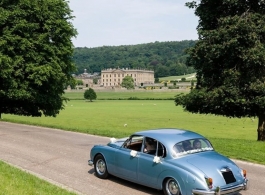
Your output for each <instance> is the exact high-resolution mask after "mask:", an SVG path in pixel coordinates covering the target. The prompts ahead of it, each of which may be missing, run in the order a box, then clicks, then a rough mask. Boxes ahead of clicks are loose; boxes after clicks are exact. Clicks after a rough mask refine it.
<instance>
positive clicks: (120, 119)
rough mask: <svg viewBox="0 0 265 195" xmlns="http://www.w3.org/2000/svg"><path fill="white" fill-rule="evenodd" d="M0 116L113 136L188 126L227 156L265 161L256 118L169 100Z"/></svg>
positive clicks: (76, 103) (79, 104)
mask: <svg viewBox="0 0 265 195" xmlns="http://www.w3.org/2000/svg"><path fill="white" fill-rule="evenodd" d="M3 118H4V119H3V120H6V121H11V122H18V123H25V124H32V125H39V126H47V127H52V128H58V129H64V130H69V131H76V132H82V133H88V134H97V135H103V136H108V137H116V138H120V137H125V136H128V135H130V134H131V133H133V132H135V131H139V130H144V129H152V128H163V127H170V128H181V129H189V130H193V131H196V132H198V133H201V134H202V135H204V136H206V137H207V138H208V139H209V140H210V141H211V142H212V144H213V145H214V147H215V149H216V150H217V151H218V152H220V153H222V154H224V155H226V156H228V157H230V158H235V159H240V160H246V161H250V162H256V163H260V164H265V143H264V142H257V141H256V136H257V135H256V133H257V132H256V129H257V119H250V118H242V119H238V118H226V117H222V116H214V115H199V114H191V113H188V112H184V111H183V109H182V107H179V106H178V107H177V106H175V104H174V101H172V100H119V101H117V100H96V101H94V102H88V101H84V100H71V101H69V102H68V103H67V104H66V106H65V110H62V111H61V113H60V114H59V115H58V116H57V117H56V118H53V117H41V118H31V117H23V116H15V115H3ZM124 124H127V126H126V127H125V126H124Z"/></svg>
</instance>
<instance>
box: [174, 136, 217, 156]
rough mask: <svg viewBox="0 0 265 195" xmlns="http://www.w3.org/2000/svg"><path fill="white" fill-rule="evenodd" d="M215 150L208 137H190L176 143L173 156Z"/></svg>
mask: <svg viewBox="0 0 265 195" xmlns="http://www.w3.org/2000/svg"><path fill="white" fill-rule="evenodd" d="M208 150H213V147H212V145H211V143H210V142H209V141H208V140H207V139H190V140H184V141H182V142H179V143H176V144H175V145H174V147H173V150H172V155H173V157H178V156H181V155H186V154H191V153H198V152H204V151H208Z"/></svg>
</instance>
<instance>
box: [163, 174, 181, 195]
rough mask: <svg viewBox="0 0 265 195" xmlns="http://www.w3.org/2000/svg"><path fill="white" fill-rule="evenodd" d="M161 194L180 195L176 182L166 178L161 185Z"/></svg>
mask: <svg viewBox="0 0 265 195" xmlns="http://www.w3.org/2000/svg"><path fill="white" fill-rule="evenodd" d="M163 192H164V194H165V195H181V193H180V189H179V185H178V182H177V181H176V180H175V179H173V178H168V179H167V180H165V182H164V183H163Z"/></svg>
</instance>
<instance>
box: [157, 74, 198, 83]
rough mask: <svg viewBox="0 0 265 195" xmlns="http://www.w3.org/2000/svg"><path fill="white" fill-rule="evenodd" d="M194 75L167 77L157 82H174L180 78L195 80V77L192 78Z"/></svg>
mask: <svg viewBox="0 0 265 195" xmlns="http://www.w3.org/2000/svg"><path fill="white" fill-rule="evenodd" d="M194 75H195V73H192V74H186V75H181V76H169V77H161V78H159V81H176V80H180V79H182V78H186V80H192V79H193V80H196V77H194Z"/></svg>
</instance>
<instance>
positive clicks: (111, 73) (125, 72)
mask: <svg viewBox="0 0 265 195" xmlns="http://www.w3.org/2000/svg"><path fill="white" fill-rule="evenodd" d="M125 76H131V77H132V78H133V80H134V85H135V86H141V84H154V82H155V78H154V71H152V70H143V69H128V68H125V69H124V68H122V69H120V68H117V69H113V68H109V69H105V70H101V79H100V84H101V85H102V86H104V87H118V86H120V85H121V83H122V80H123V78H124V77H125Z"/></svg>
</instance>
